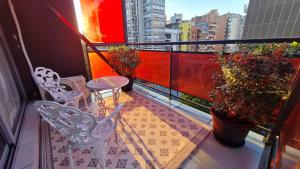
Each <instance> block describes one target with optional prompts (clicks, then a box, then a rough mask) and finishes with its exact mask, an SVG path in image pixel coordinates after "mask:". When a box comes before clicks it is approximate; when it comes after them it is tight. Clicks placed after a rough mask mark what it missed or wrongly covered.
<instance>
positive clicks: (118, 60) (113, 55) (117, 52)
mask: <svg viewBox="0 0 300 169" xmlns="http://www.w3.org/2000/svg"><path fill="white" fill-rule="evenodd" d="M108 61H109V63H110V65H111V66H112V67H113V68H114V70H115V71H116V72H117V73H118V74H119V75H121V76H125V77H127V78H128V79H129V83H128V84H127V85H126V86H124V87H122V90H123V91H131V90H132V85H133V80H134V76H135V69H136V67H137V66H138V65H139V64H140V62H141V61H140V57H139V56H138V55H137V54H136V53H135V51H133V50H131V49H129V48H128V47H126V46H118V47H112V48H110V49H109V51H108Z"/></svg>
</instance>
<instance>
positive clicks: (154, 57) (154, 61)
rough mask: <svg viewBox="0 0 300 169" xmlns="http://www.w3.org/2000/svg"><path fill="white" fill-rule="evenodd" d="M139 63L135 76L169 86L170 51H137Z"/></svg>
mask: <svg viewBox="0 0 300 169" xmlns="http://www.w3.org/2000/svg"><path fill="white" fill-rule="evenodd" d="M137 54H138V55H139V56H140V58H141V64H140V65H139V66H138V67H137V69H136V76H137V78H139V79H142V80H146V81H149V82H152V83H155V84H158V85H161V86H164V87H167V88H168V87H169V86H170V63H171V62H170V56H171V55H170V52H159V51H137Z"/></svg>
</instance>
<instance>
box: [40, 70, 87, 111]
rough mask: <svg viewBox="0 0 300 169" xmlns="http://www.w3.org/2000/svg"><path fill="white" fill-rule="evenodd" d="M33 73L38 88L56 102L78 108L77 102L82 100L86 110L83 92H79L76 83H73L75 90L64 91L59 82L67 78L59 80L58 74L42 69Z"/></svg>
mask: <svg viewBox="0 0 300 169" xmlns="http://www.w3.org/2000/svg"><path fill="white" fill-rule="evenodd" d="M34 73H35V77H34V78H35V81H36V83H37V84H38V86H39V88H42V89H44V90H45V91H47V92H49V93H50V95H51V96H52V97H53V98H54V100H55V101H56V102H58V103H64V104H65V105H73V106H75V107H77V108H79V101H80V99H82V100H83V101H84V106H85V108H86V109H88V105H87V101H86V98H85V95H84V93H83V92H81V91H79V88H78V85H77V83H76V82H74V83H75V84H76V85H77V89H76V90H73V91H67V90H65V89H64V88H65V86H62V85H61V82H60V81H61V79H64V80H67V78H61V77H60V76H59V74H58V73H56V72H54V71H53V70H51V69H48V68H44V67H37V68H36V69H35V72H34ZM43 99H44V98H43Z"/></svg>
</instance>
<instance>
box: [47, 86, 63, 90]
mask: <svg viewBox="0 0 300 169" xmlns="http://www.w3.org/2000/svg"><path fill="white" fill-rule="evenodd" d="M44 87H45V88H47V89H58V88H65V86H44Z"/></svg>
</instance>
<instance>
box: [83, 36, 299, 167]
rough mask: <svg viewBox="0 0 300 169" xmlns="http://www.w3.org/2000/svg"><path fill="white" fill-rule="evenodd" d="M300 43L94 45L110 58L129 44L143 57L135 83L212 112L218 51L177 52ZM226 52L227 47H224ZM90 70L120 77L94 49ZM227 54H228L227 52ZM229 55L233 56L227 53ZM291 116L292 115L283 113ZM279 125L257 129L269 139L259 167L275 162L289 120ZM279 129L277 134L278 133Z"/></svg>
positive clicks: (277, 40) (90, 54)
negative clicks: (109, 53)
mask: <svg viewBox="0 0 300 169" xmlns="http://www.w3.org/2000/svg"><path fill="white" fill-rule="evenodd" d="M293 41H300V38H274V39H247V40H210V41H197V42H168V43H127V44H103V43H93V45H94V46H95V47H96V48H97V49H98V50H99V51H98V52H100V53H101V54H102V55H103V56H105V57H107V49H108V48H109V47H111V46H118V45H126V46H129V47H130V48H132V49H134V50H135V51H136V54H137V55H139V56H140V58H141V64H140V65H139V66H138V68H137V70H136V80H135V83H136V84H138V85H142V86H144V87H146V88H148V89H151V90H153V91H156V92H158V93H160V94H162V95H165V96H168V98H169V100H172V99H174V100H177V101H180V102H182V103H184V104H188V105H190V106H192V107H194V108H196V109H199V110H202V111H203V112H206V113H209V111H210V106H211V101H210V97H209V93H210V90H211V89H212V87H213V84H212V81H211V76H212V75H213V74H214V73H215V72H217V71H218V70H219V69H220V67H219V65H218V64H217V63H216V62H215V61H216V59H217V54H218V53H217V52H190V51H174V50H173V49H174V47H175V48H176V49H180V47H181V46H188V47H189V46H195V45H196V46H198V45H201V46H205V45H226V44H243V45H245V44H264V43H285V42H288V43H290V42H293ZM147 46H148V47H149V46H151V47H153V46H156V47H158V46H167V49H169V50H168V51H166V50H151V49H147V50H145V49H144V47H147ZM223 49H226V48H223ZM87 52H88V58H89V63H90V65H89V69H90V70H91V74H92V77H93V78H98V77H103V76H109V75H117V74H116V73H115V72H114V71H113V70H112V69H111V67H110V66H109V65H107V64H106V63H105V62H104V61H103V60H102V59H101V58H100V57H99V56H98V55H97V54H96V53H95V51H93V50H92V49H91V48H89V47H88V48H87ZM224 54H226V53H224ZM227 54H229V53H227ZM291 62H292V63H293V66H295V68H298V67H299V66H300V58H297V57H296V55H295V57H294V58H291ZM281 113H282V114H284V117H285V116H288V114H289V113H290V112H288V111H283V112H281ZM280 117H281V118H282V119H279V123H278V124H275V125H265V126H257V127H256V128H255V129H254V130H253V131H254V132H257V133H259V134H261V135H263V136H264V137H265V140H266V146H265V149H264V152H263V154H262V158H261V162H260V166H259V168H268V167H270V165H271V161H272V160H274V158H275V155H274V154H276V150H277V146H278V136H279V130H278V129H279V128H281V127H282V125H283V123H284V120H285V118H284V117H282V116H280ZM274 130H277V131H274Z"/></svg>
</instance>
